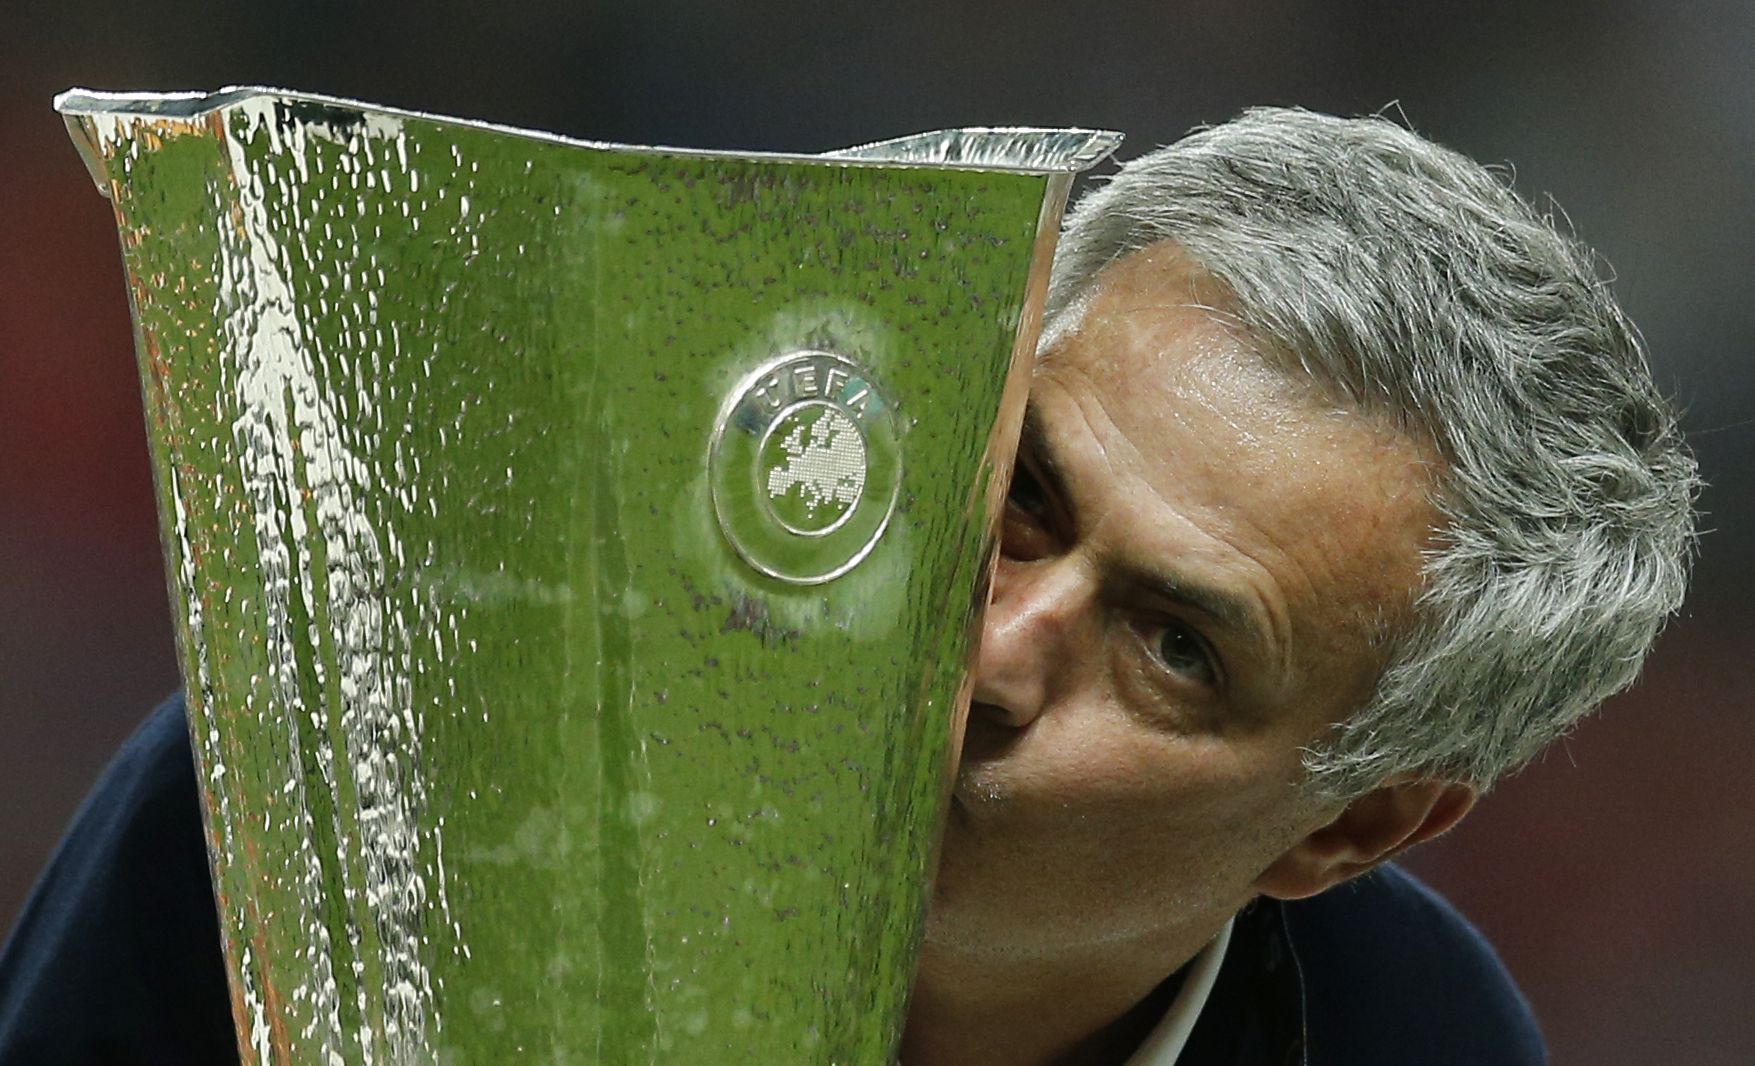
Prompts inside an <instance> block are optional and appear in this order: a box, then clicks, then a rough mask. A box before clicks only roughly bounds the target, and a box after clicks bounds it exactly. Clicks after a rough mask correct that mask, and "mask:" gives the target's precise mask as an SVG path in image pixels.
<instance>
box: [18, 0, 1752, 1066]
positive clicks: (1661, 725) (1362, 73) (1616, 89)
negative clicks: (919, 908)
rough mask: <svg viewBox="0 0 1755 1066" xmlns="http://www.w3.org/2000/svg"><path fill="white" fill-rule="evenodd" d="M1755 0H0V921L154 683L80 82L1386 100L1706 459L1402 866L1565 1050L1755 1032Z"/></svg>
mask: <svg viewBox="0 0 1755 1066" xmlns="http://www.w3.org/2000/svg"><path fill="white" fill-rule="evenodd" d="M1751 55H1755V5H1752V4H1750V3H1742V2H1733V0H1697V2H1695V3H1691V4H1680V5H1668V4H1656V3H1651V2H1650V0H1607V2H1600V3H1583V2H1549V3H1527V2H1509V3H1502V2H1483V3H1474V4H1455V5H1440V4H1430V5H1422V4H1409V3H1405V2H1395V3H1391V2H1388V0H1326V2H1316V0H1311V2H1306V3H1296V2H1293V0H1223V2H1221V0H1188V2H1183V3H1167V2H1157V3H1117V4H1100V5H1086V6H1084V7H1082V8H1075V7H1074V6H1071V5H1065V4H1049V3H1046V2H1043V0H1006V2H1003V3H1002V2H998V0H969V2H965V3H956V2H952V0H935V2H920V0H906V2H891V3H886V4H869V5H863V6H855V5H832V4H825V3H821V2H804V0H777V2H769V3H750V2H743V0H644V2H640V3H628V4H624V5H609V4H603V3H593V2H589V0H574V2H570V3H569V2H561V0H544V2H519V0H508V2H504V3H498V4H480V3H474V2H470V3H462V2H456V0H426V2H424V3H419V4H414V3H404V2H400V0H379V2H377V3H373V4H363V3H361V4H349V3H342V2H339V0H305V2H303V3H299V4H291V3H286V2H282V0H272V2H258V3H255V4H249V5H241V4H240V5H223V6H222V5H204V4H198V3H195V2H193V0H183V2H172V0H144V2H139V3H130V4H123V3H119V2H113V0H103V2H90V0H64V2H61V3H56V4H46V3H39V4H26V3H12V4H8V5H6V7H5V8H4V9H3V10H0V928H5V927H7V926H9V925H10V923H11V920H12V918H13V916H14V914H15V913H16V910H17V907H18V906H19V905H20V903H21V902H22V901H23V898H24V895H25V893H26V892H27V891H28V889H29V886H30V883H31V881H32V879H33V878H34V876H35V873H36V871H37V869H38V868H39V867H40V866H41V864H42V862H43V861H44V859H45V858H46V857H47V856H48V854H49V852H50V850H51V848H52V847H53V846H54V842H55V840H56V838H57V836H58V834H59V833H60V830H61V828H62V826H63V825H64V823H65V822H66V820H67V818H68V817H69V816H70V815H71V813H72V812H73V810H74V807H75V806H76V804H77V803H78V801H79V798H80V796H81V795H82V794H83V793H84V791H85V790H86V788H87V787H88V786H89V784H90V783H91V781H92V779H93V777H94V775H95V774H96V773H97V771H98V770H99V768H100V767H101V765H102V764H103V762H104V761H105V759H106V758H107V757H108V755H109V754H110V752H111V751H112V750H113V749H114V748H115V746H116V745H117V744H118V743H119V742H120V741H121V739H122V738H123V737H124V736H125V735H126V734H127V733H128V732H129V731H130V730H131V729H132V728H133V727H134V725H135V724H136V722H137V721H138V720H139V719H140V718H141V716H142V715H144V713H145V712H146V711H147V709H148V708H149V707H150V706H151V705H152V704H154V703H155V702H156V701H158V700H159V699H160V698H161V697H163V696H164V695H165V694H166V693H168V692H169V691H171V690H172V688H173V687H174V686H175V685H176V684H177V677H176V665H175V661H174V658H173V651H172V644H171V626H170V621H169V613H168V608H167V604H166V599H165V591H164V583H163V578H162V576H161V572H160V562H159V553H158V547H157V540H156V533H155V527H154V516H153V511H152V499H151V491H150V481H149V475H148V471H147V460H146V449H145V442H144V436H143V429H142V422H141V416H140V413H139V402H138V383H137V379H136V377H135V371H134V366H133V350H132V341H131V337H130V332H129V322H128V315H127V304H126V297H125V292H124V288H123V284H122V273H121V269H120V265H119V257H118V254H117V251H116V245H115V236H114V232H113V229H112V225H111V221H110V215H109V211H108V208H107V206H106V204H105V203H104V202H103V201H102V200H101V199H100V198H99V197H98V195H97V194H96V192H95V191H94V190H93V188H92V186H91V183H90V182H89V180H88V179H87V178H86V175H85V173H84V171H83V170H82V168H81V167H80V164H79V162H78V159H77V157H76V155H75V153H74V151H73V148H72V147H71V145H70V144H69V142H68V140H67V138H66V136H65V134H64V133H63V131H62V128H61V123H60V120H59V119H58V118H57V117H56V116H55V115H54V114H53V112H52V111H51V110H50V107H49V100H50V97H51V96H52V95H53V94H54V93H55V92H57V91H59V90H61V89H64V88H67V87H69V86H73V85H81V86H88V87H95V88H111V89H194V88H215V87H218V86H220V85H224V84H232V83H246V84H264V83H265V84H273V85H285V86H289V87H294V88H301V89H308V90H313V91H320V92H326V93H332V94H339V95H343V96H355V97H360V98H364V99H368V100H372V101H375V102H380V103H387V104H394V105H398V106H402V107H408V108H414V109H419V110H427V111H436V112H440V113H448V114H456V115H463V116H469V117H477V118H485V119H491V120H495V121H499V122H504V123H512V124H517V125H525V126H534V127H539V128H544V129H550V130H555V131H559V132H562V133H567V134H573V135H577V136H584V137H590V138H598V139H606V140H623V141H632V142H645V143H666V144H682V145H691V146H701V147H726V148H751V149H777V150H819V149H825V148H830V147H836V146H841V145H846V144H852V143H856V142H860V141H865V140H872V139H877V138H881V137H885V136H890V135H894V134H899V133H904V132H911V131H915V130H921V129H929V128H936V127H941V126H949V125H957V124H1019V123H1034V124H1072V125H1086V126H1107V127H1112V128H1116V129H1120V130H1124V131H1126V132H1127V134H1128V136H1129V139H1130V140H1129V144H1128V145H1127V146H1125V147H1124V148H1123V151H1122V155H1123V156H1124V157H1125V156H1129V155H1132V154H1135V153H1137V152H1139V151H1140V150H1142V149H1144V148H1146V147H1149V146H1151V145H1154V144H1158V143H1161V142H1164V141H1167V140H1171V139H1174V138H1175V137H1177V136H1178V135H1179V134H1181V133H1182V132H1183V131H1185V130H1186V129H1187V128H1188V127H1190V126H1192V125H1194V124H1196V123H1200V122H1208V121H1218V120H1221V119H1224V118H1226V117H1228V116H1229V115H1231V114H1233V113H1235V112H1236V111H1237V110H1239V109H1240V108H1242V107H1244V106H1247V105H1249V104H1256V103H1274V104H1300V105H1304V106H1307V107H1312V108H1318V109H1322V110H1328V111H1335V112H1342V113H1359V112H1371V111H1377V110H1380V109H1382V108H1384V107H1386V106H1393V107H1394V108H1395V109H1396V110H1398V111H1399V112H1401V113H1404V114H1405V115H1406V116H1407V119H1408V120H1409V121H1411V122H1412V124H1413V125H1414V126H1415V127H1416V128H1418V129H1420V130H1421V131H1422V132H1425V133H1426V134H1428V135H1429V136H1432V137H1434V138H1435V139H1437V140H1439V141H1442V142H1444V143H1447V144H1449V145H1451V146H1453V147H1456V148H1459V149H1461V150H1463V151H1465V152H1467V153H1469V154H1471V155H1473V156H1475V157H1476V158H1479V159H1481V160H1483V161H1488V162H1497V163H1509V164H1512V165H1513V166H1514V168H1515V173H1516V177H1517V185H1518V188H1519V189H1520V190H1522V191H1523V192H1524V193H1525V194H1526V195H1528V196H1531V197H1533V198H1538V199H1543V198H1545V197H1546V196H1547V195H1548V194H1550V193H1552V194H1553V196H1554V197H1555V199H1556V200H1557V201H1558V203H1559V204H1560V205H1561V206H1562V207H1563V208H1564V210H1565V212H1566V213H1567V214H1568V215H1569V217H1570V218H1571V220H1572V222H1573V225H1574V227H1575V228H1576V229H1577V230H1578V231H1579V232H1580V233H1581V234H1582V235H1583V236H1584V237H1585V238H1586V239H1587V240H1589V241H1591V242H1592V243H1593V244H1595V245H1596V246H1597V247H1598V248H1599V249H1601V250H1602V252H1603V253H1604V254H1605V255H1606V257H1607V258H1608V260H1609V261H1610V262H1611V263H1612V264H1613V266H1614V267H1615V269H1616V271H1617V273H1618V275H1619V278H1620V281H1619V284H1618V288H1619V291H1620V293H1621V296H1622V298H1623V300H1624V302H1625V304H1626V305H1627V307H1628V308H1629V309H1630V311H1631V312H1632V314H1633V316H1634V318H1635V319H1636V320H1637V321H1638V322H1639V323H1640V324H1641V326H1642V327H1643V329H1644V331H1645V333H1646V336H1647V338H1648V340H1649V341H1650V344H1651V349H1652V355H1653V360H1654V363H1655V366H1656V370H1657V373H1658V376H1659V378H1660V379H1661V380H1662V381H1663V382H1664V383H1665V385H1666V387H1667V388H1668V389H1669V391H1671V392H1672V393H1673V394H1674V395H1675V396H1676V397H1677V398H1678V399H1679V400H1680V401H1681V403H1682V404H1683V405H1684V406H1685V407H1686V408H1687V411H1688V415H1687V426H1688V428H1689V430H1690V433H1691V435H1692V438H1693V440H1694V442H1695V446H1696V448H1697V449H1698V451H1699V455H1700V459H1701V463H1702V466H1703V467H1704V469H1705V472H1706V475H1707V477H1708V479H1709V480H1710V487H1709V489H1708V490H1707V493H1706V495H1705V497H1704V499H1703V501H1702V502H1703V506H1704V508H1705V511H1706V513H1707V518H1706V522H1705V525H1706V528H1707V530H1708V532H1707V533H1706V536H1705V537H1704V539H1703V541H1702V552H1701V557H1700V563H1699V567H1698V571H1697V579H1696V582H1695V591H1694V594H1693V598H1692V602H1691V605H1690V607H1689V608H1688V610H1687V612H1686V614H1685V615H1684V617H1682V618H1681V619H1680V620H1679V621H1678V622H1677V623H1676V624H1674V625H1673V626H1672V627H1671V629H1670V631H1669V632H1668V634H1667V635H1666V636H1665V638H1664V640H1663V644H1662V645H1661V647H1660V649H1659V652H1658V655H1657V656H1656V658H1655V659H1654V660H1653V662H1652V663H1651V666H1650V668H1649V670H1648V671H1647V676H1646V679H1645V681H1644V682H1643V684H1642V685H1641V686H1640V687H1639V688H1638V689H1636V690H1635V691H1634V692H1632V693H1631V694H1629V695H1626V696H1624V697H1622V698H1620V699H1618V700H1616V701H1614V703H1613V704H1612V705H1611V706H1610V707H1609V708H1608V710H1607V712H1606V713H1605V714H1604V715H1602V716H1601V717H1600V718H1599V719H1597V720H1593V721H1590V722H1588V723H1586V724H1585V725H1584V726H1583V727H1582V728H1581V729H1579V731H1578V732H1577V734H1576V736H1575V737H1574V738H1572V739H1571V740H1569V741H1568V742H1567V743H1566V744H1564V745H1563V746H1562V747H1560V748H1558V749H1556V750H1555V751H1553V752H1551V753H1550V754H1549V755H1548V757H1547V758H1546V759H1544V760H1543V761H1542V762H1541V763H1540V764H1539V765H1537V766H1535V767H1534V768H1532V769H1530V770H1529V771H1527V772H1526V773H1524V774H1523V775H1521V776H1519V777H1518V778H1516V779H1514V780H1513V781H1511V782H1510V783H1508V784H1507V785H1505V786H1504V787H1503V788H1502V789H1501V790H1500V791H1499V793H1498V794H1497V795H1496V796H1494V797H1493V798H1492V799H1491V800H1490V801H1489V802H1488V803H1487V804H1486V805H1484V807H1483V808H1482V809H1481V810H1480V811H1479V812H1478V813H1477V814H1476V816H1475V817H1474V818H1473V819H1471V821H1470V822H1469V823H1467V824H1466V825H1465V826H1464V827H1463V828H1461V829H1460V830H1458V831H1457V832H1455V833H1453V834H1452V835H1451V836H1450V837H1448V838H1446V839H1445V840H1443V841H1441V842H1439V843H1438V844H1436V845H1433V846H1431V847H1429V848H1428V849H1427V850H1426V851H1425V852H1423V853H1421V854H1419V855H1418V856H1416V858H1415V859H1414V860H1413V862H1412V863H1411V865H1413V866H1415V867H1416V868H1417V869H1418V870H1419V871H1420V872H1422V873H1423V874H1424V875H1425V876H1427V877H1428V878H1429V879H1431V880H1433V881H1434V882H1436V883H1437V884H1438V885H1440V886H1441V887H1442V888H1443V889H1444V890H1445V891H1446V892H1447V893H1448V894H1450V895H1451V896H1452V898H1453V899H1455V900H1456V901H1457V902H1458V903H1459V904H1460V905H1461V906H1462V907H1463V908H1464V910H1465V911H1467V912H1468V913H1469V914H1470V915H1471V916H1472V917H1474V918H1475V920H1476V921H1477V922H1478V923H1479V924H1481V925H1482V926H1483V927H1484V928H1485V929H1486V931H1487V933H1488V934H1489V936H1490V937H1491V938H1492V939H1493V940H1494V942H1495V943H1497V944H1498V946H1499V947H1500V949H1501V951H1502V952H1503V954H1504V955H1505V957H1506V959H1507V961H1508V962H1509V964H1510V966H1511V968H1512V970H1513V971H1514V972H1515V973H1516V974H1517V975H1518V976H1519V978H1520V980H1521V981H1522V983H1523V985H1524V987H1525V988H1526V990H1527V991H1528V993H1529V995H1530V997H1531V998H1532V999H1533V1000H1534V1002H1535V1006H1536V1009H1537V1011H1538V1013H1539V1014H1540V1016H1541V1018H1542V1019H1543V1022H1544V1025H1545V1028H1546V1030H1547V1032H1548V1035H1549V1038H1550V1040H1551V1043H1552V1046H1553V1050H1554V1055H1555V1061H1556V1062H1557V1063H1593V1064H1599V1066H1614V1064H1640V1066H1647V1064H1650V1063H1688V1064H1691V1066H1713V1064H1720V1063H1723V1064H1732V1063H1735V1064H1747V1063H1750V1062H1755V1010H1751V1008H1750V1006H1749V1004H1750V1002H1751V993H1752V992H1755V908H1751V907H1750V906H1748V901H1749V890H1748V886H1749V885H1750V883H1751V881H1755V846H1752V845H1755V802H1752V801H1755V788H1752V787H1751V784H1750V779H1749V775H1748V773H1747V767H1748V766H1749V765H1750V763H1751V761H1752V760H1755V719H1752V718H1751V716H1750V714H1749V713H1748V711H1749V706H1750V696H1751V693H1752V691H1755V683H1752V682H1751V680H1750V670H1751V666H1752V660H1755V654H1752V653H1755V641H1752V640H1751V639H1750V637H1749V636H1748V633H1747V630H1748V628H1749V626H1750V625H1751V623H1752V622H1755V607H1752V606H1751V603H1750V592H1751V590H1752V589H1755V467H1751V465H1750V463H1749V459H1750V456H1751V452H1752V451H1755V417H1752V416H1751V415H1750V413H1749V411H1750V406H1751V403H1750V401H1751V400H1752V399H1755V372H1751V370H1749V369H1747V368H1746V365H1745V355H1746V350H1747V347H1746V341H1745V338H1747V337H1748V336H1750V333H1751V329H1750V327H1751V325H1752V324H1755V323H1752V319H1755V298H1752V297H1751V295H1750V278H1751V271H1752V269H1755V251H1752V248H1751V242H1750V237H1751V235H1755V180H1752V179H1755V173H1752V164H1751V160H1752V159H1755V154H1752V153H1755V62H1751V60H1750V58H1749V57H1750V56H1751Z"/></svg>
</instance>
